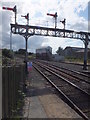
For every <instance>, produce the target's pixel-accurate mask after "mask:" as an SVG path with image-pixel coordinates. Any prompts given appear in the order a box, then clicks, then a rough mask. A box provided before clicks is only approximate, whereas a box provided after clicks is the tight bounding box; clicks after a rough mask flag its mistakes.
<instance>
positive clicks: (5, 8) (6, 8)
mask: <svg viewBox="0 0 90 120" xmlns="http://www.w3.org/2000/svg"><path fill="white" fill-rule="evenodd" d="M2 9H4V10H9V11H13V12H14V13H15V24H16V18H17V8H16V5H15V6H14V8H10V7H2ZM15 31H16V29H15ZM10 50H11V51H12V32H11V31H10Z"/></svg>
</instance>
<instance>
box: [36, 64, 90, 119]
mask: <svg viewBox="0 0 90 120" xmlns="http://www.w3.org/2000/svg"><path fill="white" fill-rule="evenodd" d="M34 67H35V68H36V69H37V70H38V71H39V72H40V73H41V74H42V75H43V76H44V77H45V78H46V79H47V80H48V81H49V82H50V83H51V84H52V85H53V86H54V87H55V88H56V89H57V90H58V92H59V93H60V94H61V95H62V96H63V97H64V100H65V101H67V103H68V104H69V105H70V106H71V107H72V108H73V109H74V110H76V111H77V113H78V114H79V115H81V116H82V117H83V118H84V119H86V120H89V119H90V115H89V114H90V94H89V92H87V90H86V91H85V88H84V89H82V88H80V87H79V86H77V85H76V84H74V83H73V82H71V81H69V80H68V79H67V78H64V77H63V76H61V73H60V74H59V71H58V70H57V69H55V68H53V67H51V66H47V65H45V64H42V63H40V62H34ZM87 84H89V83H87Z"/></svg>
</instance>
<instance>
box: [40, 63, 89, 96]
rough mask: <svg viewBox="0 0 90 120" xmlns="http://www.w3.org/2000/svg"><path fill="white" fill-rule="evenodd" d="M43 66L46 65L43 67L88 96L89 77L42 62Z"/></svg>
mask: <svg viewBox="0 0 90 120" xmlns="http://www.w3.org/2000/svg"><path fill="white" fill-rule="evenodd" d="M40 63H42V62H40ZM43 64H44V65H46V66H45V67H48V68H49V69H52V70H53V71H55V72H57V73H58V74H59V75H61V76H62V77H64V78H67V79H68V81H70V82H72V83H73V84H75V85H77V86H78V87H79V88H81V89H82V90H83V91H85V92H86V93H87V94H89V95H90V93H89V91H90V81H89V77H88V76H87V75H84V74H80V73H78V72H77V71H73V70H70V69H67V68H61V67H58V66H55V65H53V64H49V63H47V62H44V63H43Z"/></svg>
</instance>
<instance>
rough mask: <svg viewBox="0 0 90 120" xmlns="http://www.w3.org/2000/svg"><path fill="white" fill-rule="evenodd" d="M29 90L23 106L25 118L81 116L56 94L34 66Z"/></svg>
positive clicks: (29, 76) (29, 78)
mask: <svg viewBox="0 0 90 120" xmlns="http://www.w3.org/2000/svg"><path fill="white" fill-rule="evenodd" d="M27 84H28V91H27V96H26V98H25V105H24V107H23V117H25V118H81V117H80V116H79V115H78V114H77V113H76V112H75V111H74V110H73V109H72V108H71V107H69V106H68V105H67V104H66V103H65V102H64V101H63V100H62V99H60V97H59V96H58V95H57V94H56V90H55V89H54V88H52V86H51V85H50V83H48V82H47V81H46V80H45V79H44V78H43V77H42V76H41V75H40V74H39V73H38V72H37V71H36V70H35V69H34V68H32V70H31V71H30V72H29V75H28V81H27Z"/></svg>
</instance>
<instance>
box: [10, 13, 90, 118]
mask: <svg viewBox="0 0 90 120" xmlns="http://www.w3.org/2000/svg"><path fill="white" fill-rule="evenodd" d="M14 12H15V16H16V11H14ZM54 17H55V28H47V27H40V26H32V25H29V24H28V19H27V25H20V24H17V22H16V17H15V24H11V33H13V34H19V35H22V36H23V37H24V38H25V40H26V56H25V57H26V69H27V62H28V56H27V44H28V38H29V37H31V36H33V35H40V36H52V37H63V38H73V39H80V40H82V41H83V42H84V45H85V52H84V64H83V65H79V64H78V65H76V64H67V63H55V62H49V61H42V60H36V59H35V60H33V61H32V65H33V66H32V68H31V70H30V71H29V74H27V80H26V83H25V84H26V97H25V104H24V107H23V114H22V116H21V117H22V118H26V119H29V118H71V119H73V118H81V119H83V120H84V119H85V120H89V119H90V92H89V91H90V81H89V79H90V75H89V74H87V73H86V72H84V70H87V67H88V70H90V66H89V65H87V47H88V43H89V42H90V33H88V32H82V31H80V32H77V31H74V30H66V29H58V28H56V17H57V14H56V13H55V15H54Z"/></svg>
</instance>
